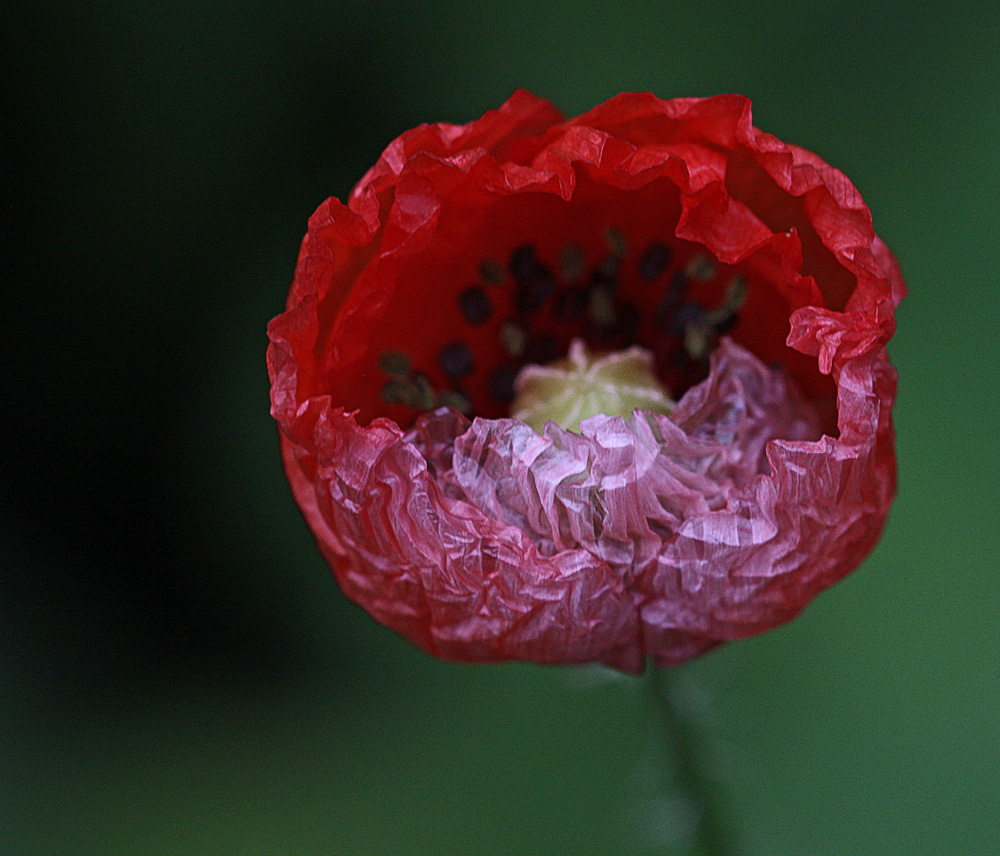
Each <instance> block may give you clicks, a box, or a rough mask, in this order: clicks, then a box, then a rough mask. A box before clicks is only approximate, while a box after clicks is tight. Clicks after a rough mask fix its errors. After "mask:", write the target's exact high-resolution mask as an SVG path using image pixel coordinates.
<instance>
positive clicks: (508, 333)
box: [499, 321, 528, 357]
mask: <svg viewBox="0 0 1000 856" xmlns="http://www.w3.org/2000/svg"><path fill="white" fill-rule="evenodd" d="M499 338H500V346H501V347H502V348H503V349H504V353H506V354H507V356H509V357H520V356H522V355H523V354H524V348H525V346H526V345H527V344H528V331H527V330H525V329H524V327H522V326H521V325H520V324H515V323H514V322H513V321H508V322H507V323H506V324H504V325H503V326H502V327H501V328H500V331H499Z"/></svg>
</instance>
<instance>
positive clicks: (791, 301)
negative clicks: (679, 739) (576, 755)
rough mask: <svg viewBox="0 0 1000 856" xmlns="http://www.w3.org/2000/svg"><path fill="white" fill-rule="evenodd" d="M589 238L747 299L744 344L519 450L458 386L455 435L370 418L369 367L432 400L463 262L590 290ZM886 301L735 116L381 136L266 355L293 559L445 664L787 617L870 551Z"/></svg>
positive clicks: (706, 637) (873, 249) (396, 415)
mask: <svg viewBox="0 0 1000 856" xmlns="http://www.w3.org/2000/svg"><path fill="white" fill-rule="evenodd" d="M611 226H613V227H615V228H621V229H622V230H623V232H625V233H627V234H628V237H629V238H630V240H631V241H633V242H635V243H636V244H638V246H639V247H643V246H649V245H657V243H658V242H666V244H667V245H669V248H671V249H670V251H671V252H674V253H680V254H686V257H688V256H691V254H692V253H694V252H696V251H698V252H704V253H706V254H707V255H708V256H709V257H711V258H713V259H714V260H715V262H717V263H718V264H719V265H721V266H723V267H724V268H726V269H727V271H728V273H727V275H728V274H729V273H731V274H733V275H737V274H738V275H739V276H740V277H743V278H744V279H745V281H746V283H747V287H746V302H745V305H744V306H743V308H742V317H743V319H744V321H743V322H741V323H739V324H738V325H737V326H736V328H734V329H733V330H732V332H731V334H730V335H731V336H732V340H726V339H724V340H722V342H721V344H719V347H718V348H717V350H716V352H715V353H714V354H713V357H712V362H711V367H710V371H709V373H708V376H707V378H706V379H705V380H703V381H702V382H701V383H697V384H695V385H694V386H692V387H691V388H690V389H687V391H686V392H685V394H684V395H683V397H682V398H681V400H680V402H679V403H678V406H677V407H676V408H675V410H674V411H673V412H672V413H671V415H670V416H669V417H663V416H656V415H651V414H648V413H642V412H637V413H636V414H634V415H633V416H632V417H631V418H630V419H627V420H623V419H620V418H611V417H607V416H598V417H593V418H591V419H590V420H585V421H584V423H582V424H581V426H580V431H579V433H571V432H567V431H562V430H561V429H558V428H557V427H555V426H554V425H549V427H548V428H546V430H545V432H544V433H543V434H541V435H539V434H537V433H536V432H534V431H532V430H531V429H530V428H528V426H526V425H524V424H522V423H519V422H517V421H516V420H512V419H509V418H505V415H504V412H503V409H502V408H501V407H498V406H497V405H496V403H495V401H493V399H491V397H490V386H489V384H488V383H487V382H486V380H485V376H483V377H480V376H479V375H476V376H474V377H470V378H469V379H468V380H467V381H463V383H464V384H465V386H464V390H465V393H466V394H467V395H468V396H469V398H470V401H471V402H472V404H473V409H475V410H476V411H477V412H478V413H479V416H478V417H477V418H474V419H473V420H472V421H469V420H468V419H466V418H465V417H462V416H460V415H459V414H457V413H456V412H454V411H451V410H447V409H438V410H433V409H431V412H427V413H424V414H423V415H420V414H419V412H418V411H416V410H414V409H413V408H412V407H410V406H409V405H404V404H400V403H398V402H393V401H392V400H389V399H387V398H386V396H385V395H384V394H382V392H381V384H380V381H379V380H378V379H379V378H380V377H382V375H380V369H379V365H380V364H379V359H380V358H381V356H382V355H384V354H385V353H386V352H387V351H391V350H396V349H399V350H404V351H405V352H406V353H407V354H408V356H409V357H410V358H411V359H412V361H413V362H414V364H416V365H418V366H419V367H420V369H421V370H422V371H423V372H425V373H426V376H425V377H424V381H423V382H424V383H426V384H427V385H428V386H429V388H434V387H435V385H438V386H440V385H441V384H447V383H449V382H450V380H451V379H450V378H449V377H447V376H446V373H442V371H443V370H442V369H441V366H440V358H439V355H440V351H441V347H442V346H443V345H445V344H447V343H448V342H449V340H450V337H453V336H454V332H453V331H454V330H455V329H456V328H457V327H459V326H461V325H462V324H463V323H464V319H463V317H462V314H461V309H460V301H459V296H460V295H461V294H462V293H463V289H467V288H468V286H469V283H470V280H473V279H474V278H475V277H477V276H478V273H477V271H478V269H479V266H480V263H481V262H482V261H483V260H484V259H486V258H490V257H500V258H505V257H507V256H508V255H509V254H510V253H511V251H512V249H514V248H516V247H518V246H520V245H522V244H525V243H527V242H530V243H531V244H532V245H534V246H536V247H537V250H538V252H539V254H541V255H542V256H543V257H546V258H548V259H554V258H555V257H556V256H557V254H558V252H559V251H560V249H562V248H565V247H566V246H567V245H570V244H579V245H580V246H581V247H582V251H583V253H584V255H585V258H586V259H587V261H588V263H589V264H598V263H600V258H601V254H602V253H603V252H604V250H603V249H602V247H603V242H604V236H605V234H606V232H607V229H608V228H609V227H611ZM630 263H632V260H630ZM706 293H707V292H706ZM904 293H905V287H904V285H903V280H902V276H901V274H900V271H899V266H898V265H897V263H896V261H895V259H893V257H892V255H891V253H890V252H889V251H888V249H887V248H886V247H885V245H884V244H883V243H882V242H881V241H880V240H879V238H878V237H877V236H876V235H875V233H874V231H873V228H872V223H871V216H870V213H869V211H868V208H867V207H866V206H865V204H864V202H863V200H862V199H861V196H860V194H859V193H858V192H857V190H856V189H855V188H854V186H853V185H852V184H851V183H850V181H849V180H848V179H847V178H846V177H845V176H844V175H843V174H842V173H840V172H839V171H838V170H836V169H834V168H832V167H830V166H829V165H827V164H825V163H824V162H823V161H822V160H821V159H820V158H818V157H817V156H816V155H814V154H812V153H810V152H807V151H805V150H803V149H800V148H798V147H796V146H791V145H788V144H785V143H783V142H781V141H780V140H777V139H776V138H774V137H773V136H771V135H768V134H765V133H763V132H761V131H759V130H758V129H756V128H755V127H754V126H753V122H752V114H751V109H750V102H749V101H748V100H747V99H745V98H742V97H741V96H737V95H723V96H717V97H715V98H704V99H702V98H688V99H675V100H673V101H663V100H660V99H658V98H655V97H654V96H652V95H649V94H624V95H621V96H618V97H616V98H613V99H611V100H610V101H608V102H606V103H605V104H602V105H600V106H598V107H596V108H594V109H593V110H591V111H589V112H587V113H585V114H583V115H582V116H579V117H577V118H575V119H571V120H568V121H563V119H562V117H561V116H560V115H559V113H558V112H557V111H556V110H555V109H554V108H553V107H552V106H551V105H550V104H548V103H547V102H545V101H543V100H542V99H538V98H536V97H535V96H532V95H530V94H529V93H525V92H518V93H515V95H514V96H512V98H511V99H510V100H509V101H508V102H507V103H506V104H504V105H503V106H502V107H501V108H500V109H499V110H496V111H491V112H490V113H487V114H486V115H485V116H483V117H482V118H481V119H479V120H476V121H475V122H471V123H469V124H467V125H462V126H456V125H444V124H439V125H424V126H421V127H419V128H416V129H414V130H412V131H409V132H407V133H405V134H403V135H402V136H401V137H400V138H399V139H398V140H396V141H395V142H393V143H392V144H391V145H390V146H389V147H388V148H387V149H386V151H385V153H384V154H383V156H382V157H381V158H380V160H379V161H378V163H377V164H376V165H375V166H374V167H373V168H372V170H370V171H369V173H368V174H367V175H366V176H365V177H364V178H363V179H362V181H361V182H360V183H359V184H358V186H357V187H356V188H355V190H354V191H353V193H352V194H351V196H350V198H349V200H348V202H347V204H346V205H344V204H341V203H340V202H338V201H337V200H334V199H331V200H328V201H327V202H325V203H324V204H323V205H322V206H320V208H319V209H318V210H317V211H316V213H315V214H314V215H313V217H312V218H311V219H310V221H309V230H308V233H307V235H306V237H305V238H304V240H303V243H302V248H301V250H300V255H299V261H298V265H297V269H296V274H295V279H294V282H293V285H292V288H291V290H290V292H289V296H288V301H287V304H286V309H285V312H284V313H283V314H282V315H280V316H279V317H278V318H276V319H274V321H272V322H271V324H270V326H269V328H268V334H269V337H270V342H271V344H270V347H269V349H268V368H269V373H270V376H271V400H272V413H273V414H274V416H275V418H276V419H277V421H278V424H279V426H280V428H281V432H282V449H283V454H284V460H285V466H286V470H287V472H288V476H289V479H290V482H291V484H292V488H293V491H294V494H295V497H296V500H297V501H298V503H299V505H300V507H301V508H302V510H303V513H304V514H305V516H306V519H307V520H308V522H309V525H310V527H311V529H312V530H313V532H314V534H315V535H316V538H317V541H318V543H319V545H320V548H321V550H322V551H323V553H324V555H325V556H326V558H327V559H328V560H329V562H330V563H331V565H332V566H333V568H334V570H335V573H336V575H337V578H338V580H339V582H340V584H341V586H342V587H343V588H344V590H345V592H346V593H347V594H348V595H349V596H350V597H352V598H353V599H355V600H356V601H357V602H358V603H360V604H361V605H362V606H363V607H364V608H365V609H367V610H368V611H369V612H370V613H371V614H372V615H374V616H375V617H376V618H377V619H379V620H380V621H382V622H383V623H385V624H387V625H388V626H390V627H392V628H394V629H395V630H397V631H398V632H400V633H401V634H403V635H404V636H405V637H407V638H408V639H411V640H413V641H414V642H415V643H417V644H419V645H421V646H422V647H423V648H425V649H426V650H428V651H430V652H432V653H434V654H437V655H439V656H443V657H448V658H452V659H458V660H469V661H492V660H502V659H530V660H536V661H541V662H586V661H591V660H596V661H602V662H605V663H608V664H610V665H613V666H616V667H618V668H621V669H624V670H627V671H638V670H639V669H641V667H642V663H643V658H644V657H646V656H651V657H653V658H654V660H655V661H656V662H658V663H660V664H669V663H675V662H680V661H682V660H684V659H687V658H689V657H691V656H695V655H696V654H698V653H701V652H703V651H706V650H708V649H710V648H711V647H713V646H714V645H717V644H719V642H721V641H724V640H728V639H735V638H739V637H743V636H747V635H750V634H752V633H757V632H761V631H763V630H766V629H768V628H770V627H773V626H775V625H776V624H778V623H780V622H783V621H786V620H788V619H789V618H791V617H792V616H794V615H795V614H796V613H797V612H798V611H799V610H800V609H802V607H803V606H804V605H805V604H806V603H807V602H808V601H809V600H810V599H811V598H812V597H813V596H815V594H816V593H817V592H819V591H821V590H822V589H823V588H825V587H826V586H828V585H830V584H831V583H833V582H835V581H836V580H837V579H839V578H840V577H842V576H843V575H844V574H846V573H848V572H850V571H851V570H852V569H854V568H855V567H856V566H857V565H858V563H859V562H860V561H861V560H862V559H863V557H864V556H865V555H866V554H867V553H868V551H869V550H870V549H871V548H872V546H873V545H874V543H875V541H876V539H877V538H878V535H879V533H880V531H881V528H882V526H883V524H884V521H885V518H886V515H887V513H888V509H889V505H890V504H891V501H892V497H893V494H894V492H895V486H896V473H895V455H894V450H893V429H892V420H891V408H892V404H893V400H894V397H895V384H896V378H895V372H894V371H893V369H892V367H891V365H890V364H889V361H888V357H887V355H886V350H885V347H886V344H887V342H888V341H889V339H890V338H891V336H892V335H893V332H894V330H895V309H896V306H897V305H898V304H899V301H900V300H901V299H902V297H903V295H904ZM516 299H517V297H516V295H515V294H512V293H511V292H510V290H509V289H508V291H502V290H498V291H495V292H491V293H490V300H491V301H492V302H491V304H490V305H491V307H493V310H494V316H495V318H496V320H491V321H488V322H485V323H486V327H484V328H482V331H481V334H480V335H477V336H476V337H475V339H474V340H472V339H471V338H470V340H469V341H470V346H469V347H470V349H471V351H470V354H469V358H470V360H471V361H472V363H473V364H475V365H477V366H480V365H483V364H487V363H490V361H493V364H497V362H496V361H502V360H503V359H504V356H503V354H502V353H500V352H499V345H498V344H497V342H498V335H497V333H498V330H499V325H500V322H501V320H502V318H501V314H500V310H501V309H503V307H504V306H506V307H507V308H508V310H509V309H510V307H513V306H515V304H516ZM633 299H635V300H636V301H639V310H641V311H639V310H637V311H638V312H639V316H640V320H641V319H642V313H643V312H645V313H646V314H647V315H649V316H650V317H653V316H655V314H656V312H658V311H659V309H658V305H659V304H658V303H657V302H656V301H657V300H659V298H658V297H657V298H655V299H654V296H651V295H650V293H649V292H648V291H647V292H640V291H636V292H635V294H634V295H633ZM699 299H700V298H699ZM716 299H717V298H716ZM504 301H506V303H505V302H504ZM642 301H646V302H642ZM490 325H493V326H490ZM639 329H640V330H646V331H647V333H641V332H640V334H639V343H640V344H642V341H641V337H642V335H647V334H648V330H650V329H652V328H651V326H650V325H649V324H647V326H646V327H640V328H639ZM500 364H501V366H502V362H501V363H500ZM661 367H662V365H661ZM663 370H664V371H666V368H664V369H663ZM680 391H681V392H683V391H684V390H683V389H682V390H680ZM425 409H427V408H425Z"/></svg>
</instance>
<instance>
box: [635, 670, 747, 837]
mask: <svg viewBox="0 0 1000 856" xmlns="http://www.w3.org/2000/svg"><path fill="white" fill-rule="evenodd" d="M643 683H644V689H645V693H646V699H647V702H648V704H649V711H650V718H651V721H652V723H653V729H654V731H655V733H656V735H657V736H658V738H659V740H660V741H661V744H662V745H663V747H664V749H665V750H666V754H667V757H671V758H672V759H673V762H674V775H673V783H674V785H675V787H676V788H677V789H678V790H679V791H680V793H681V795H682V796H683V798H684V799H685V800H687V801H688V802H689V804H690V805H691V806H692V808H693V809H694V813H695V821H694V824H693V831H692V834H691V839H690V840H691V844H692V845H693V847H694V852H697V853H699V854H702V856H732V854H733V853H734V852H735V851H734V844H733V840H732V833H731V831H730V829H729V828H728V827H727V825H726V824H725V823H724V822H723V820H722V818H721V815H720V811H719V794H718V786H717V784H716V783H714V782H712V781H711V780H710V779H709V778H707V777H706V776H705V772H704V768H703V764H702V762H701V761H700V759H699V751H698V749H699V734H698V731H699V729H698V727H697V723H696V722H695V721H694V717H693V716H692V712H691V710H690V705H689V704H684V703H683V699H682V698H681V689H682V687H679V686H678V685H677V682H676V680H675V676H674V670H672V669H658V668H656V667H655V666H653V665H650V666H649V668H648V669H647V670H646V676H645V678H644V680H643Z"/></svg>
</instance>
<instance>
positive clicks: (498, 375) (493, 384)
mask: <svg viewBox="0 0 1000 856" xmlns="http://www.w3.org/2000/svg"><path fill="white" fill-rule="evenodd" d="M517 372H518V368H517V366H512V365H505V366H500V368H498V369H497V370H496V371H494V372H493V373H492V374H491V375H490V395H492V396H493V398H494V399H495V400H496V401H499V402H501V403H503V404H506V403H508V402H511V401H513V400H514V381H515V380H516V379H517Z"/></svg>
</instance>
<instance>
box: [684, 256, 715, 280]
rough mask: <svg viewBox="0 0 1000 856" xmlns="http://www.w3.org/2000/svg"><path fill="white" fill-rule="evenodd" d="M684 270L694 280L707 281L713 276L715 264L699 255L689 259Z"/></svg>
mask: <svg viewBox="0 0 1000 856" xmlns="http://www.w3.org/2000/svg"><path fill="white" fill-rule="evenodd" d="M686 270H687V273H688V275H689V276H692V277H693V278H694V279H700V280H709V279H711V278H712V277H714V276H715V262H714V261H712V259H710V258H709V257H708V256H703V255H700V254H699V255H696V256H692V257H691V261H689V262H688V264H687V268H686Z"/></svg>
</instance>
